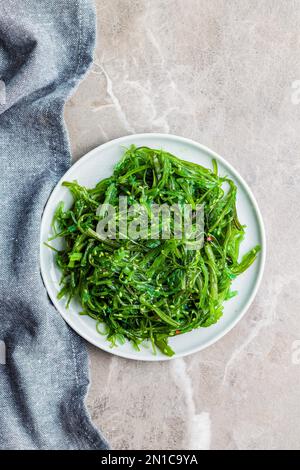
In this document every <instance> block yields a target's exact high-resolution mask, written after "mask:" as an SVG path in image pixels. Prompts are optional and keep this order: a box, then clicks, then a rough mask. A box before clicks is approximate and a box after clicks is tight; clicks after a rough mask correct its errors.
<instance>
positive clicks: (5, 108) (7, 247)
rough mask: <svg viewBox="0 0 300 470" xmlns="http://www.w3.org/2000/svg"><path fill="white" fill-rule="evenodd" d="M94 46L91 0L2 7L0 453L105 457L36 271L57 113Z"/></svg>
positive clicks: (82, 372) (69, 345) (56, 174)
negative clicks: (76, 452)
mask: <svg viewBox="0 0 300 470" xmlns="http://www.w3.org/2000/svg"><path fill="white" fill-rule="evenodd" d="M94 38H95V17H94V9H93V5H92V4H91V2H90V0H38V1H36V0H0V79H1V82H0V103H1V104H0V195H1V198H0V214H1V224H0V266H1V270H0V345H1V355H2V357H1V358H0V359H1V360H0V406H1V412H0V448H1V449H105V448H107V443H106V442H105V440H104V439H103V437H102V436H101V435H100V434H99V433H98V431H97V430H96V429H95V428H94V427H93V425H92V424H91V421H90V419H89V416H88V413H87V410H86V408H85V405H84V398H85V395H86V393H87V387H88V383H89V379H88V357H87V351H86V347H85V344H84V342H83V340H82V339H81V338H80V337H79V336H77V335H76V334H75V333H74V332H73V331H72V330H71V329H70V328H69V327H68V326H67V325H66V323H65V322H64V320H63V319H62V317H61V316H60V315H59V314H58V313H57V311H56V310H55V309H54V307H53V306H52V304H51V302H50V301H49V299H48V296H47V293H46V290H45V288H44V285H43V283H42V280H41V276H40V269H39V235H40V234H39V230H40V221H41V215H42V212H43V208H44V206H45V203H46V201H47V198H48V196H49V194H50V192H51V190H52V188H53V186H54V185H55V184H56V182H57V181H58V180H59V178H60V177H61V176H62V175H63V174H64V173H65V171H66V170H67V169H68V167H69V165H70V150H69V144H68V139H67V135H66V131H65V129H64V124H63V106H64V102H65V100H66V98H67V97H68V95H69V94H70V93H71V91H72V89H73V88H74V87H75V86H76V84H77V83H78V81H79V79H80V78H82V76H83V75H84V73H85V72H86V70H87V68H88V66H89V65H90V63H91V61H92V52H93V45H94ZM5 349H6V360H5V358H4V357H3V355H4V350H5ZM4 362H6V363H5V364H4Z"/></svg>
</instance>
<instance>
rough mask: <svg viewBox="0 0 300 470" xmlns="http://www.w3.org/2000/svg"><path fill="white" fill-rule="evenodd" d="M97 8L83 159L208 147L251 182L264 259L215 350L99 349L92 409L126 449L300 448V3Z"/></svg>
mask: <svg viewBox="0 0 300 470" xmlns="http://www.w3.org/2000/svg"><path fill="white" fill-rule="evenodd" d="M96 4H97V15H98V40H97V50H96V54H95V63H94V66H93V68H92V70H91V72H90V73H89V75H88V77H87V78H86V79H85V81H84V82H83V83H82V84H81V85H80V87H79V89H78V90H77V91H76V93H75V95H74V96H73V97H72V98H71V99H70V101H69V103H68V105H67V108H66V121H67V125H68V128H69V132H70V138H71V142H72V149H73V153H74V157H75V158H76V159H77V158H79V157H80V156H82V155H83V154H85V153H86V152H87V151H88V150H90V149H91V148H93V147H95V146H96V145H99V144H101V143H103V142H106V141H108V140H110V139H112V138H115V137H118V136H122V135H126V134H129V133H134V132H145V131H147V132H155V131H159V132H167V133H168V132H170V133H174V134H179V135H182V136H185V137H190V138H193V139H195V140H197V141H199V142H201V143H203V144H205V145H207V146H208V147H211V148H212V149H213V150H215V151H217V152H219V153H220V154H221V155H223V156H224V157H225V158H226V159H227V160H228V161H229V162H230V163H231V164H233V165H234V166H235V167H236V168H237V170H238V171H239V172H240V173H241V174H242V175H243V176H244V177H245V179H246V181H247V182H248V183H249V185H250V186H251V188H252V190H253V192H254V194H255V196H256V198H257V200H258V203H259V205H260V208H261V210H262V213H263V217H264V221H265V225H266V229H267V238H268V256H267V264H266V270H265V275H264V280H263V283H262V285H261V288H260V291H259V294H258V295H257V297H256V300H255V301H254V303H253V305H252V307H251V308H250V309H249V311H248V313H247V314H246V316H245V317H244V319H243V320H242V321H241V322H240V323H239V324H238V325H237V326H236V327H235V328H234V330H232V331H231V332H230V333H229V334H228V335H227V336H226V337H225V338H223V339H222V340H220V341H219V342H218V343H217V344H215V345H214V346H212V347H210V348H208V349H207V350H205V351H202V352H200V353H198V354H194V355H192V356H190V357H188V358H185V359H177V360H174V361H171V362H168V363H155V364H154V363H138V362H133V361H128V360H124V359H121V358H117V357H114V356H112V355H109V354H106V353H104V352H101V351H100V350H97V349H96V348H93V347H90V348H89V350H90V358H91V377H92V385H91V388H90V393H89V397H88V406H89V409H90V411H91V414H92V417H93V419H94V421H95V423H96V424H97V425H98V426H99V427H100V428H101V429H102V430H103V432H104V434H105V435H106V436H107V438H108V439H109V440H110V442H111V445H112V447H113V448H116V449H191V448H192V449H201V448H205V449H208V448H210V449H215V448H221V449H262V448H266V449H275V448H300V353H299V350H300V341H299V340H300V280H299V261H300V259H299V258H300V257H299V245H300V239H299V236H298V233H299V229H300V217H299V202H298V201H299V195H300V185H299V166H300V159H299V152H300V104H298V99H297V93H296V91H297V90H293V88H292V87H293V84H294V86H296V87H297V86H298V85H299V84H298V85H297V82H296V81H297V80H300V28H299V25H300V2H299V1H298V0H264V1H262V0H151V1H149V0H97V1H96ZM299 96H300V94H299Z"/></svg>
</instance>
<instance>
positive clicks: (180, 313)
mask: <svg viewBox="0 0 300 470" xmlns="http://www.w3.org/2000/svg"><path fill="white" fill-rule="evenodd" d="M63 185H64V186H66V187H67V188H69V190H70V191H71V193H72V196H73V199H74V202H73V205H72V207H71V208H70V209H64V205H63V203H60V204H59V206H58V207H57V210H56V212H55V216H54V220H53V224H52V227H53V235H52V236H51V238H50V239H49V240H53V239H55V238H59V237H60V238H62V239H63V249H61V250H57V249H56V248H54V247H52V246H51V245H49V244H47V246H49V247H50V248H53V249H54V250H55V257H56V262H57V265H58V267H59V268H60V270H61V290H60V292H59V294H58V297H59V298H63V297H65V298H66V303H67V305H69V303H70V301H71V299H73V298H77V299H78V300H79V301H80V304H81V306H82V312H81V314H82V315H89V316H90V317H92V318H93V319H94V320H95V327H96V328H97V330H98V332H99V334H102V335H103V334H105V335H106V336H107V339H108V340H109V341H110V342H111V345H112V346H116V345H117V344H118V343H121V344H122V343H124V342H125V341H126V340H129V341H130V342H131V343H132V344H133V346H134V347H135V348H137V349H139V348H140V345H141V343H143V341H145V340H148V341H150V342H151V343H152V348H153V351H154V353H155V352H156V350H157V348H158V349H159V350H160V351H161V352H162V353H163V354H166V355H167V356H172V355H174V351H173V350H172V348H171V347H170V345H169V343H168V340H169V338H170V337H173V336H175V335H180V334H184V333H187V332H189V331H191V330H194V329H195V328H199V327H209V326H210V325H212V324H214V323H216V322H217V321H218V320H219V318H220V317H221V316H222V312H223V304H224V301H226V300H228V299H230V298H231V297H233V296H235V295H237V292H234V291H232V290H231V284H232V281H233V279H234V278H235V277H236V276H238V275H240V274H241V273H243V272H244V271H245V270H246V269H247V268H248V267H249V266H250V265H251V264H252V263H253V262H254V261H255V259H256V257H257V254H258V252H259V251H260V246H255V247H253V248H252V249H251V250H250V251H249V252H248V253H247V254H245V255H244V256H243V257H242V259H241V260H239V249H240V244H241V242H242V240H243V238H244V234H245V226H243V225H241V223H240V222H239V219H238V215H237V210H236V194H237V188H236V185H235V184H234V182H233V181H232V180H231V179H229V178H228V177H226V176H219V175H218V168H217V163H216V161H213V162H212V169H208V168H204V167H203V166H200V165H198V164H195V163H190V162H187V161H185V160H181V159H179V158H177V157H175V156H174V155H171V154H170V153H168V152H166V151H164V150H156V149H152V148H148V147H139V148H136V147H135V146H131V147H130V148H129V149H127V150H126V151H125V153H124V155H123V157H122V159H121V160H120V161H119V163H118V164H117V165H116V166H115V168H114V171H113V174H112V175H111V176H110V177H109V178H106V179H104V180H102V181H100V182H99V183H98V184H97V185H96V186H95V187H94V188H92V189H90V188H86V187H83V186H80V185H79V184H78V183H77V182H76V181H73V182H64V183H63ZM121 197H123V198H125V197H126V198H127V199H126V200H127V204H128V205H129V209H130V207H132V206H134V204H138V207H139V208H142V209H143V210H144V212H145V214H147V215H148V217H149V219H148V220H150V221H151V217H152V214H151V209H152V207H153V206H154V205H156V206H164V207H166V206H174V204H177V206H178V207H183V206H184V205H185V204H186V205H188V207H189V208H190V209H191V211H190V214H191V220H194V219H195V211H196V207H199V206H201V207H203V214H202V216H203V218H202V222H203V224H202V228H201V230H200V232H201V236H202V243H201V244H198V245H195V247H194V248H193V249H191V247H190V246H188V240H187V239H186V236H185V235H183V236H180V237H178V236H177V237H176V236H174V235H175V229H174V220H173V219H172V217H170V216H169V218H168V219H167V221H169V222H170V227H169V235H170V236H169V237H168V238H167V237H162V236H160V235H161V232H160V231H159V229H162V230H163V229H164V224H165V223H166V219H165V220H163V219H162V217H160V216H159V218H158V219H156V225H157V226H156V229H157V230H155V231H154V232H155V233H154V232H153V227H150V226H148V223H145V224H144V226H143V227H142V230H141V231H142V232H143V237H136V236H134V237H133V236H130V234H128V232H126V227H127V226H128V225H129V224H130V223H132V222H133V221H135V217H136V214H134V213H133V212H132V213H130V211H129V216H128V214H127V219H125V220H126V223H127V226H126V224H125V227H124V220H123V219H122V224H123V228H122V231H121V230H120V225H121V216H122V215H124V214H122V211H123V208H122V209H121V206H120V198H121ZM99 207H100V208H101V209H100V210H99ZM108 207H109V208H110V209H111V210H112V211H113V212H114V215H115V219H116V220H115V225H117V227H118V228H119V230H117V233H116V236H115V237H109V236H107V237H105V236H103V233H102V234H101V233H100V234H99V230H97V227H98V226H99V223H100V222H101V221H102V222H103V221H104V219H105V217H106V216H107V211H108V209H107V208H108ZM138 215H139V214H138ZM152 218H153V217H152ZM172 220H173V221H172ZM108 225H109V222H108ZM196 230H197V227H196ZM124 231H125V232H126V234H125V235H124ZM108 232H109V230H108ZM198 232H199V231H198ZM200 232H199V233H200ZM199 233H198V234H199ZM135 234H136V232H135ZM158 234H160V235H158ZM172 235H173V236H172Z"/></svg>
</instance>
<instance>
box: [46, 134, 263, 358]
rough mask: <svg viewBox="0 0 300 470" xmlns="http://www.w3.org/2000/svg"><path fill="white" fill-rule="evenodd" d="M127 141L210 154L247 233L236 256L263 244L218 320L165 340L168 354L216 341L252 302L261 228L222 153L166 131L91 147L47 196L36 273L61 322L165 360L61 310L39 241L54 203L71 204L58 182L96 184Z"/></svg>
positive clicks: (131, 354) (101, 343) (50, 264)
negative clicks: (231, 184) (231, 188)
mask: <svg viewBox="0 0 300 470" xmlns="http://www.w3.org/2000/svg"><path fill="white" fill-rule="evenodd" d="M131 144H135V145H136V146H142V145H146V146H149V147H154V148H162V149H164V150H167V151H169V152H171V153H173V154H174V155H177V156H179V157H180V158H183V159H185V160H187V161H190V162H195V163H199V164H202V165H204V166H206V167H211V160H212V158H215V159H216V160H217V161H218V165H219V172H220V174H226V175H228V176H229V177H230V178H232V179H233V180H234V181H235V183H236V185H237V187H238V196H237V209H238V215H239V219H240V221H241V223H242V224H246V225H247V231H246V237H245V240H244V242H243V243H242V246H241V255H242V254H243V253H244V252H246V251H248V250H249V249H250V248H252V247H253V246H255V245H257V244H260V245H261V246H262V251H261V253H260V254H259V256H258V259H257V260H256V262H255V263H254V264H253V265H252V266H251V267H250V268H249V269H248V270H247V271H246V272H245V273H244V274H242V275H241V276H239V277H238V278H237V279H236V280H235V281H234V283H233V289H234V290H238V292H239V294H238V296H236V297H234V298H233V299H231V300H229V301H227V302H225V304H224V314H223V317H222V318H221V319H220V320H219V322H218V323H217V324H216V325H213V326H211V327H209V328H202V329H201V328H200V329H198V330H194V331H192V332H190V333H186V334H184V335H179V336H176V337H173V338H172V339H170V345H171V346H172V348H173V349H174V351H175V352H176V355H175V356H173V358H176V357H180V356H186V355H187V354H191V353H194V352H196V351H200V350H201V349H204V348H206V347H207V346H209V345H211V344H213V343H215V342H216V341H217V340H218V339H220V338H221V337H222V336H224V335H225V334H226V333H227V332H228V331H230V330H231V329H232V328H233V327H234V325H236V323H237V322H238V321H239V320H240V319H241V318H242V316H243V315H244V313H245V312H246V310H247V309H248V308H249V306H250V304H251V302H252V301H253V299H254V297H255V294H256V292H257V290H258V287H259V284H260V281H261V278H262V274H263V269H264V262H265V254H266V241H265V231H264V226H263V221H262V217H261V214H260V211H259V209H258V206H257V203H256V201H255V199H254V197H253V195H252V193H251V191H250V189H249V188H248V186H247V184H246V183H245V181H244V180H243V178H242V177H241V176H240V175H239V174H238V173H237V172H236V171H235V170H234V169H233V168H232V166H231V165H230V164H229V163H227V162H226V161H225V160H224V159H223V158H222V157H220V156H219V155H217V154H216V153H214V152H212V151H211V150H209V149H208V148H206V147H204V146H203V145H200V144H198V143H196V142H193V141H192V140H188V139H184V138H182V137H177V136H173V135H166V134H138V135H131V136H126V137H121V138H120V139H116V140H113V141H111V142H108V143H106V144H104V145H101V146H100V147H97V148H95V149H94V150H92V151H91V152H89V153H88V154H87V155H85V156H84V157H83V158H81V159H80V160H79V161H77V162H76V163H75V164H74V165H73V166H72V167H71V168H70V170H69V171H68V172H67V173H66V174H65V175H64V177H63V178H62V179H61V181H60V182H59V183H58V185H57V186H56V187H55V189H54V191H53V192H52V194H51V196H50V198H49V200H48V203H47V205H46V207H45V211H44V214H43V218H42V225H41V240H40V241H41V247H40V257H41V272H42V276H43V280H44V283H45V286H46V288H47V291H48V294H49V296H50V298H51V300H52V302H53V303H54V305H55V306H56V308H57V310H58V311H59V312H60V314H61V315H62V316H63V318H64V319H65V321H66V322H67V323H68V324H69V325H70V326H71V327H72V328H73V329H74V330H75V331H76V332H77V333H78V334H79V335H81V336H82V337H83V338H85V339H86V340H87V341H89V342H90V343H92V344H94V345H95V346H97V347H99V348H101V349H104V350H105V351H108V352H110V353H112V354H116V355H118V356H122V357H126V358H129V359H138V360H142V361H161V360H168V359H170V358H168V357H167V356H165V355H163V354H162V353H160V352H157V355H154V354H153V352H152V350H151V347H150V345H145V346H141V351H140V352H138V351H136V350H135V349H134V348H133V347H132V345H131V344H130V343H129V342H127V343H125V344H124V345H122V346H118V347H115V348H111V347H110V344H109V342H108V341H107V340H106V338H105V337H104V336H102V335H99V333H97V331H96V328H95V321H94V320H93V319H92V318H89V317H87V316H80V315H79V314H78V312H79V311H80V310H81V308H80V305H79V304H78V303H77V302H76V301H74V300H73V301H72V302H71V305H70V307H69V309H66V308H65V299H62V300H58V299H57V293H58V291H59V279H60V271H59V269H58V268H57V267H56V264H55V260H54V252H53V251H52V250H50V249H49V248H47V247H46V246H45V245H44V244H43V242H44V241H46V240H47V239H48V237H49V234H51V227H50V225H51V221H52V218H53V214H54V211H55V208H56V207H57V205H58V203H59V202H60V201H64V202H65V206H66V207H70V206H71V203H72V197H71V196H70V193H69V191H68V189H67V188H64V187H62V186H61V183H62V182H63V181H73V180H77V181H78V182H79V183H80V184H82V185H84V186H87V187H93V186H95V184H96V183H97V182H98V181H100V180H102V179H103V178H106V177H108V176H110V175H111V174H112V172H113V167H114V165H115V164H116V163H117V162H118V160H119V159H120V158H121V156H122V154H123V152H124V147H128V146H130V145H131ZM55 243H56V245H55V244H54V246H59V243H60V242H59V241H56V242H55Z"/></svg>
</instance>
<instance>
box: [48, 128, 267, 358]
mask: <svg viewBox="0 0 300 470" xmlns="http://www.w3.org/2000/svg"><path fill="white" fill-rule="evenodd" d="M150 137H151V138H157V139H166V138H167V139H170V140H171V141H177V142H181V143H183V144H187V145H192V146H195V147H198V148H199V149H200V150H202V151H203V152H206V153H207V154H209V155H211V156H212V158H216V159H217V160H219V161H220V162H221V163H222V164H223V165H224V166H225V167H227V168H228V169H229V170H230V172H231V173H232V175H233V176H234V177H235V178H237V180H238V181H239V182H241V183H242V185H243V187H244V189H245V191H246V193H247V196H248V197H249V199H250V201H251V203H252V205H253V208H254V211H255V215H256V218H257V221H258V229H259V232H260V236H261V251H260V265H259V270H258V275H257V277H256V280H255V283H254V288H253V289H252V291H251V295H250V296H249V298H248V299H247V301H246V303H245V305H244V307H243V308H242V309H241V311H240V312H239V313H238V315H237V316H236V317H235V318H234V320H233V321H232V322H231V323H230V324H229V325H228V326H226V327H225V328H224V329H222V331H220V332H219V333H217V334H216V335H215V336H214V337H213V338H211V339H210V340H208V341H207V342H206V343H205V344H204V345H200V346H198V347H197V346H196V347H193V348H191V349H190V350H189V351H186V352H182V353H176V352H175V354H174V356H172V357H168V356H155V355H154V354H152V355H151V356H149V357H140V358H139V357H138V353H137V354H134V353H130V352H123V351H122V350H121V349H119V348H117V347H116V348H111V347H110V346H109V344H107V346H106V345H102V344H101V345H100V344H99V343H97V342H96V341H94V340H93V339H91V338H90V337H89V336H88V334H86V333H85V332H82V331H80V328H79V327H77V325H76V324H75V325H74V322H73V320H72V317H71V316H67V315H66V314H65V312H63V310H62V309H61V308H60V307H61V306H60V305H59V304H58V301H57V298H56V297H55V296H53V295H52V292H51V291H50V289H48V287H47V284H48V279H47V276H46V266H44V263H43V253H42V250H43V246H44V240H43V239H42V234H43V227H44V225H46V220H45V218H46V216H45V213H46V209H47V208H48V206H49V204H50V202H51V199H52V197H53V196H54V195H55V193H56V192H58V191H59V189H60V187H61V183H62V182H63V181H64V180H65V178H66V175H67V174H68V172H69V171H71V169H72V171H74V170H75V169H76V168H78V167H80V166H82V165H84V163H85V161H86V160H88V159H90V158H92V157H93V155H94V154H95V153H97V152H98V151H99V150H103V149H104V150H105V149H106V148H108V147H110V146H114V145H118V143H120V142H122V143H125V142H126V140H132V139H135V138H150ZM183 160H184V158H183ZM39 241H40V250H39V252H40V262H39V265H40V272H41V276H42V280H43V284H44V287H45V289H46V292H47V294H48V296H49V297H50V299H51V302H52V303H53V305H54V307H55V309H56V310H57V311H58V313H59V314H60V315H61V316H62V318H63V319H64V321H65V322H66V323H67V324H68V325H69V326H70V327H71V328H72V329H73V330H74V331H76V333H77V334H78V335H79V336H81V337H82V338H84V339H85V340H86V341H87V342H89V343H90V344H93V345H94V346H95V347H97V348H99V349H101V350H102V351H105V352H108V353H110V354H113V355H115V356H119V357H122V358H126V359H131V360H136V361H143V362H158V361H170V360H173V359H177V358H180V357H186V356H189V355H191V354H195V353H196V352H200V351H203V350H204V349H207V348H208V347H210V346H212V345H213V344H215V343H216V342H217V341H219V340H220V339H222V338H223V337H224V336H225V335H226V334H227V333H229V332H230V331H231V330H232V329H233V328H234V327H235V326H236V325H237V323H238V322H239V321H241V320H242V318H243V317H244V316H245V314H246V312H247V311H248V310H249V308H250V306H251V304H252V302H253V301H254V299H255V297H256V294H257V292H258V290H259V287H260V285H261V281H262V278H263V273H264V269H265V262H266V252H267V241H266V231H265V225H264V222H263V218H262V214H261V211H260V209H259V206H258V203H257V201H256V199H255V197H254V195H253V193H252V191H251V189H250V187H249V186H248V183H247V182H246V181H245V180H244V178H243V177H242V176H241V175H240V173H239V172H238V171H237V170H236V169H235V168H234V167H233V166H232V165H231V163H229V162H228V161H227V160H226V159H225V158H224V157H222V156H221V155H219V154H218V153H217V152H215V151H213V150H211V149H210V148H209V147H207V146H205V145H203V144H200V143H199V142H197V141H195V140H193V139H190V138H187V137H182V136H178V135H175V134H168V133H161V132H160V133H157V132H147V133H139V134H129V135H125V136H122V137H118V138H116V139H112V140H110V141H108V142H105V143H103V144H100V145H98V146H97V147H95V148H93V149H92V150H90V151H89V152H87V153H86V154H85V155H83V156H82V157H80V158H79V159H78V160H77V161H76V162H75V163H73V164H72V165H71V166H70V168H69V169H68V170H67V171H66V173H64V175H63V176H62V177H61V178H60V179H59V181H58V182H57V183H56V185H55V186H54V188H53V189H52V191H51V193H50V194H49V197H48V199H47V202H46V204H45V206H44V209H43V213H42V217H41V224H40V237H39Z"/></svg>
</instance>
